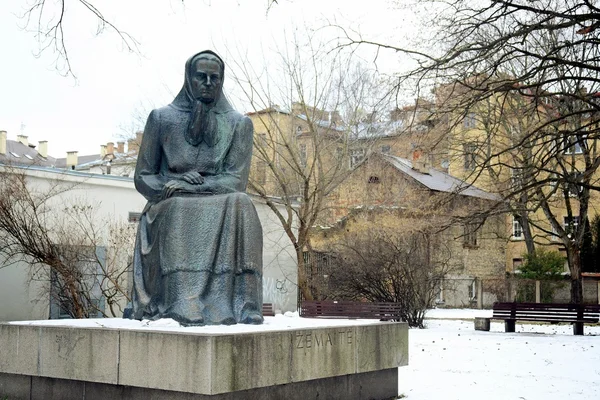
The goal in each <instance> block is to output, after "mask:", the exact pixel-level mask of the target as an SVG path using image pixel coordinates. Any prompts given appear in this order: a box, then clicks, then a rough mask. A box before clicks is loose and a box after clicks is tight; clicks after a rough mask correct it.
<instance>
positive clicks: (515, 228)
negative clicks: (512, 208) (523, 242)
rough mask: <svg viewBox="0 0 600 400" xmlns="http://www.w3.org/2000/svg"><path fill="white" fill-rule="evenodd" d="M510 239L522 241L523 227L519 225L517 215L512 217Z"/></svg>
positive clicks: (519, 220) (519, 218)
mask: <svg viewBox="0 0 600 400" xmlns="http://www.w3.org/2000/svg"><path fill="white" fill-rule="evenodd" d="M512 238H513V239H523V226H522V225H521V217H520V216H518V215H513V222H512Z"/></svg>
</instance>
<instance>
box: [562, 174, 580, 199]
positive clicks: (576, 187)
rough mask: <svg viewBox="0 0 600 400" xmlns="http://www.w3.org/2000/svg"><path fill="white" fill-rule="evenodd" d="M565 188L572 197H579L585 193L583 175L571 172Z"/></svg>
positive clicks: (567, 177)
mask: <svg viewBox="0 0 600 400" xmlns="http://www.w3.org/2000/svg"><path fill="white" fill-rule="evenodd" d="M565 178H566V182H565V188H566V190H567V193H568V195H569V196H570V197H579V196H581V194H582V192H583V186H582V185H581V180H582V179H583V174H582V173H581V172H570V173H568V174H567V176H566V177H565Z"/></svg>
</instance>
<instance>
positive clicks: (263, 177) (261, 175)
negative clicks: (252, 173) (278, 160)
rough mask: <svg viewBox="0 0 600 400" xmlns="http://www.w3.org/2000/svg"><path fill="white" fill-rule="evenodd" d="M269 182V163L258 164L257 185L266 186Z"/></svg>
mask: <svg viewBox="0 0 600 400" xmlns="http://www.w3.org/2000/svg"><path fill="white" fill-rule="evenodd" d="M266 182H267V163H266V162H265V161H263V160H258V161H257V162H256V183H258V184H259V185H264V184H265V183H266Z"/></svg>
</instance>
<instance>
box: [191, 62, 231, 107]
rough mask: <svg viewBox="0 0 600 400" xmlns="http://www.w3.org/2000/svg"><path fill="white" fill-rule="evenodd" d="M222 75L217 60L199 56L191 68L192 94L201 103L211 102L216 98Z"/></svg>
mask: <svg viewBox="0 0 600 400" xmlns="http://www.w3.org/2000/svg"><path fill="white" fill-rule="evenodd" d="M222 83H223V77H222V76H221V66H220V65H219V63H218V62H217V61H213V60H207V59H205V58H201V59H199V60H198V61H196V62H195V65H194V69H193V70H192V95H193V96H194V97H195V98H196V99H198V100H200V101H201V102H203V103H212V102H213V101H215V99H216V98H217V96H218V94H219V91H220V90H221V85H222Z"/></svg>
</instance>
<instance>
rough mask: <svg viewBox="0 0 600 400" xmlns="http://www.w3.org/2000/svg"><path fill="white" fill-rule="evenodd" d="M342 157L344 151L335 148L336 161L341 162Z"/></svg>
mask: <svg viewBox="0 0 600 400" xmlns="http://www.w3.org/2000/svg"><path fill="white" fill-rule="evenodd" d="M343 156H344V149H343V148H341V147H336V148H335V158H336V159H337V160H338V161H341V160H342V157H343Z"/></svg>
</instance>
